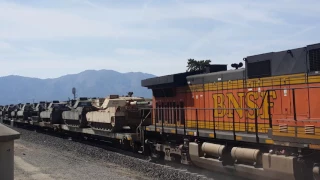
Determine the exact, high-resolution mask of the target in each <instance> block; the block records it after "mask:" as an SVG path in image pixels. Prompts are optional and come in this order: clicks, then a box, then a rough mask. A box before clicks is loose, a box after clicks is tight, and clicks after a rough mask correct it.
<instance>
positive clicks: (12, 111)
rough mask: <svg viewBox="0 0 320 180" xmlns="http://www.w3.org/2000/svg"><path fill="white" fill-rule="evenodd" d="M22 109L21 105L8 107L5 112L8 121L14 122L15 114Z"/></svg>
mask: <svg viewBox="0 0 320 180" xmlns="http://www.w3.org/2000/svg"><path fill="white" fill-rule="evenodd" d="M21 108H22V104H21V103H19V104H16V105H10V106H9V108H8V110H7V117H6V119H8V120H15V119H17V112H18V111H19V110H20V109H21Z"/></svg>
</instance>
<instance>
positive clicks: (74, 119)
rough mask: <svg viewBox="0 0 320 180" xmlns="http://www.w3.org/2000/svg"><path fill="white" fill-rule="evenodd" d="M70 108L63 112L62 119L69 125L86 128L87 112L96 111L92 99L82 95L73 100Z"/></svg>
mask: <svg viewBox="0 0 320 180" xmlns="http://www.w3.org/2000/svg"><path fill="white" fill-rule="evenodd" d="M71 105H72V106H69V110H67V111H64V112H63V113H62V119H63V120H64V123H65V124H66V125H68V126H74V127H80V128H84V127H87V126H88V122H87V117H86V114H87V112H90V111H94V110H96V109H97V108H95V107H94V106H93V105H92V100H91V99H89V98H87V97H80V98H78V99H77V100H76V101H72V103H71Z"/></svg>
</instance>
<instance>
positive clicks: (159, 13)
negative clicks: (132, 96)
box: [0, 0, 320, 78]
mask: <svg viewBox="0 0 320 180" xmlns="http://www.w3.org/2000/svg"><path fill="white" fill-rule="evenodd" d="M319 7H320V1H319V0H300V1H299V0H282V1H280V0H279V1H276V0H269V1H258V0H252V1H249V0H243V1H240V0H230V1H222V0H220V1H214V0H207V1H206V0H194V1H191V0H186V1H179V0H172V1H166V0H161V1H160V0H158V1H156V0H145V1H144V0H137V1H131V0H127V1H125V0H123V1H119V0H55V1H51V0H28V1H25V0H10V1H9V0H0V76H6V75H11V74H14V75H23V76H29V77H39V78H52V77H59V76H61V75H65V74H74V73H78V72H81V71H83V70H87V69H96V70H99V69H113V70H116V71H119V72H137V71H141V72H146V73H151V74H155V75H165V74H171V73H177V72H181V71H185V70H186V64H187V63H186V62H187V59H188V58H195V59H211V60H212V63H217V64H224V63H226V64H231V63H234V62H240V61H242V59H243V58H244V57H246V56H249V55H254V54H260V53H264V52H270V51H280V50H286V49H290V48H297V47H302V46H305V45H307V44H313V43H318V42H320V36H319V31H320V23H319V22H320V16H319V14H320V9H319Z"/></svg>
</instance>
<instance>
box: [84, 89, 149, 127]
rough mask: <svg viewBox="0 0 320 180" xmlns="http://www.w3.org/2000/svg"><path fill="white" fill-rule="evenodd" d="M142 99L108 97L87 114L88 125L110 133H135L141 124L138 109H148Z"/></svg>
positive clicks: (147, 104) (146, 102)
mask: <svg viewBox="0 0 320 180" xmlns="http://www.w3.org/2000/svg"><path fill="white" fill-rule="evenodd" d="M150 106H151V102H150V101H145V99H144V98H140V97H130V96H121V97H120V96H118V95H110V96H108V97H106V98H105V100H104V102H103V104H102V105H101V106H99V107H97V108H98V110H96V111H92V112H88V113H87V115H86V116H87V121H88V125H89V126H90V127H91V128H93V129H96V130H104V131H110V132H120V131H126V132H128V131H129V132H130V131H132V132H133V131H134V132H135V131H136V128H137V127H138V126H139V125H140V123H141V115H140V109H141V108H145V107H150ZM146 123H147V124H151V122H144V124H143V125H145V124H146Z"/></svg>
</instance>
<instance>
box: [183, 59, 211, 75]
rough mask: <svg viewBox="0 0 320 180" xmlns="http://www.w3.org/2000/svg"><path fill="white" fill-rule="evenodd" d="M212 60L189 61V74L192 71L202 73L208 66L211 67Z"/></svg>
mask: <svg viewBox="0 0 320 180" xmlns="http://www.w3.org/2000/svg"><path fill="white" fill-rule="evenodd" d="M210 63H211V60H198V61H197V60H194V59H188V65H187V68H188V69H187V72H192V71H202V70H204V68H205V67H206V66H208V65H210Z"/></svg>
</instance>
